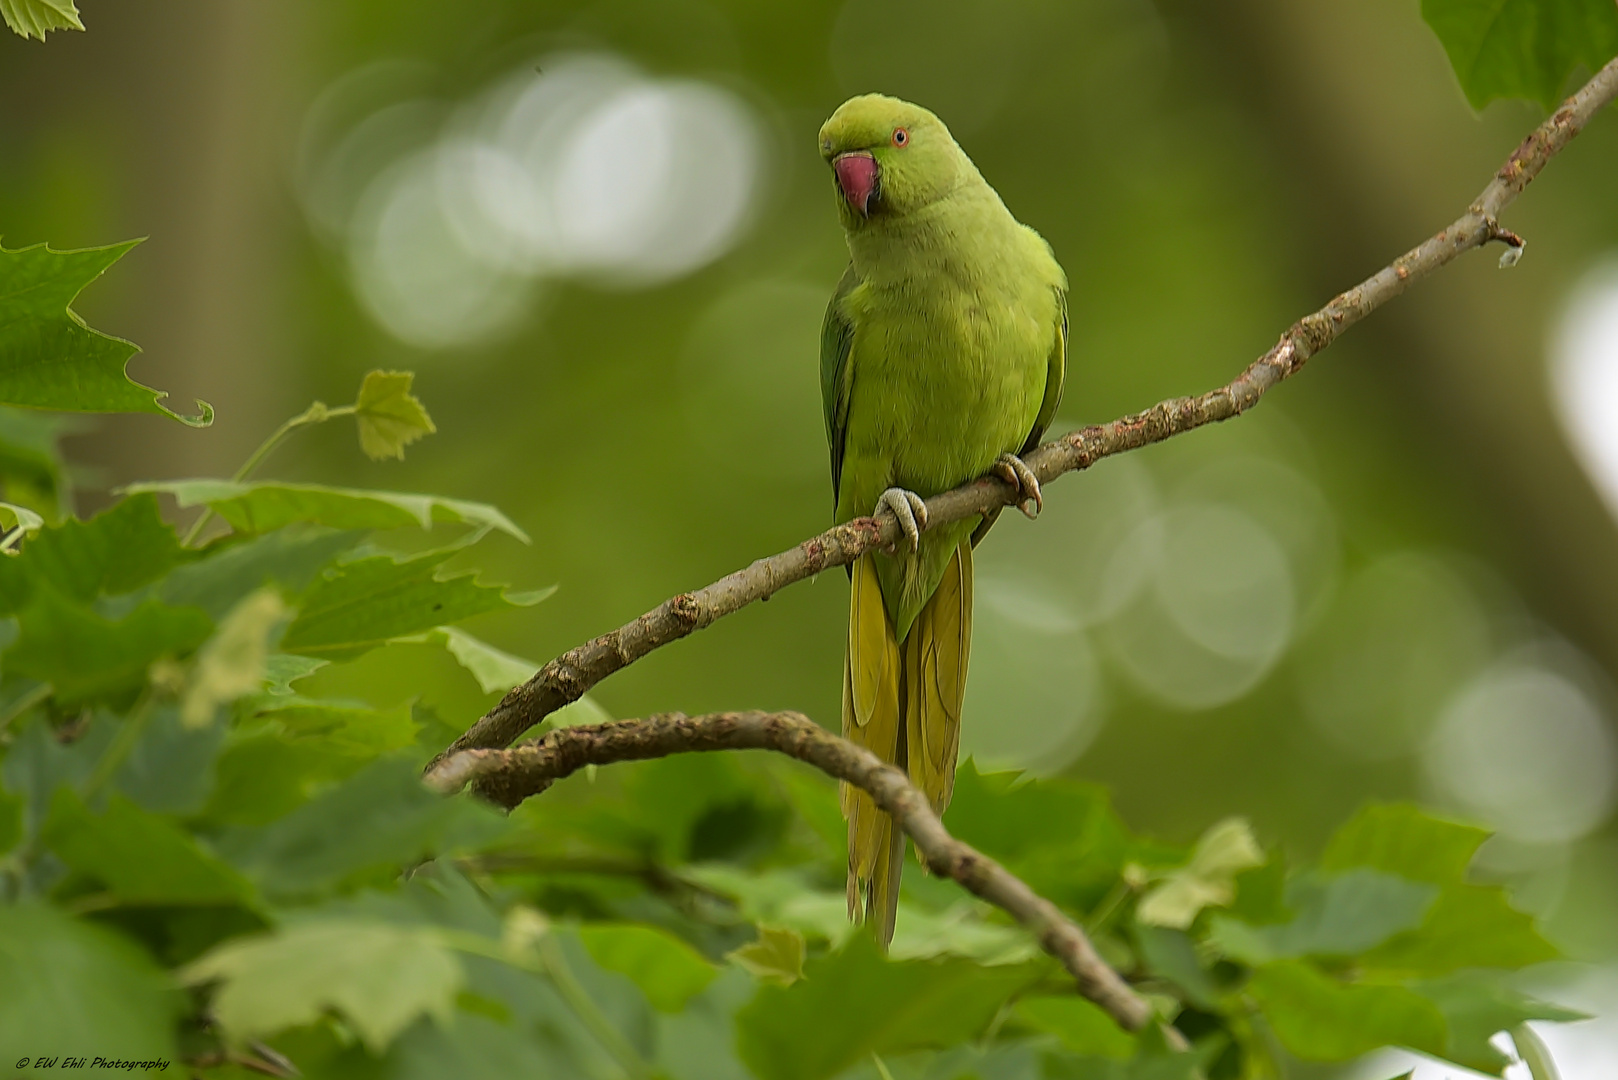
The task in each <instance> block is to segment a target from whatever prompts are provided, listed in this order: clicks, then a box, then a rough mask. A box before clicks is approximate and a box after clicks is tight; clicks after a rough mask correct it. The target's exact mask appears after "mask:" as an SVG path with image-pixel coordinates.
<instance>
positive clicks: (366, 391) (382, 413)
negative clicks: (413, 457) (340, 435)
mask: <svg viewBox="0 0 1618 1080" xmlns="http://www.w3.org/2000/svg"><path fill="white" fill-rule="evenodd" d="M415 377H416V376H415V373H414V372H410V371H372V372H370V373H368V374H367V375H366V376H365V381H364V382H363V383H361V384H360V396H359V398H358V399H357V400H356V401H355V402H354V415H355V417H356V418H357V419H358V420H359V427H360V449H361V450H364V451H365V456H366V457H368V458H370V459H371V460H372V461H381V460H382V459H383V458H390V457H391V458H402V457H404V448H405V447H407V446H409V445H410V444H411V443H413V442H415V441H416V440H417V439H419V438H421V437H422V436H423V435H431V434H432V433H433V432H435V431H437V430H438V429H437V428H436V427H434V426H433V421H432V418H431V417H429V416H428V415H427V409H426V408H425V407H424V406H423V405H422V403H421V402H420V401H419V400H418V399H417V398H416V396H415V395H414V394H412V393H411V392H410V384H411V382H412V381H413V380H414V379H415Z"/></svg>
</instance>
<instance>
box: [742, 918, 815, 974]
mask: <svg viewBox="0 0 1618 1080" xmlns="http://www.w3.org/2000/svg"><path fill="white" fill-rule="evenodd" d="M803 956H804V947H803V935H802V934H800V933H798V932H797V931H796V930H790V929H787V928H786V927H781V926H761V927H759V928H758V937H757V938H756V939H754V940H753V941H750V942H748V943H747V944H746V945H743V946H741V947H740V948H736V949H732V950H731V951H730V952H728V953H726V954H725V959H726V960H729V961H730V962H731V963H733V964H735V965H736V966H737V967H739V968H741V969H742V970H743V971H745V972H747V973H748V974H750V975H752V976H753V978H755V979H758V980H759V981H760V982H765V983H771V984H773V985H775V986H791V985H792V984H793V983H795V982H797V981H798V980H799V979H801V978H803Z"/></svg>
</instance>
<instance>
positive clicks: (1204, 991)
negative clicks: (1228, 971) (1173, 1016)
mask: <svg viewBox="0 0 1618 1080" xmlns="http://www.w3.org/2000/svg"><path fill="white" fill-rule="evenodd" d="M1135 943H1136V946H1137V947H1138V950H1139V952H1140V957H1141V960H1142V961H1144V962H1145V964H1146V966H1147V968H1148V969H1149V970H1150V971H1152V972H1153V973H1154V974H1156V975H1159V976H1161V977H1162V978H1165V979H1167V980H1168V981H1170V982H1172V983H1174V984H1175V985H1176V986H1178V987H1179V988H1180V989H1181V990H1182V991H1184V992H1185V996H1186V998H1187V1000H1189V1001H1190V1002H1191V1003H1192V1004H1193V1005H1196V1006H1197V1007H1198V1008H1200V1009H1203V1010H1205V1011H1209V1012H1212V1011H1215V1010H1216V1009H1217V1008H1218V998H1219V988H1218V987H1217V986H1215V985H1214V981H1213V978H1212V977H1211V976H1209V974H1208V973H1207V972H1206V971H1204V970H1203V967H1202V962H1201V961H1200V960H1198V959H1197V947H1196V945H1195V943H1193V942H1192V940H1191V938H1190V936H1189V935H1188V934H1186V933H1184V932H1183V931H1180V930H1169V929H1166V928H1164V927H1161V926H1141V927H1137V928H1136V930H1135Z"/></svg>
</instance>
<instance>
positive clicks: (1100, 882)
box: [949, 761, 1185, 910]
mask: <svg viewBox="0 0 1618 1080" xmlns="http://www.w3.org/2000/svg"><path fill="white" fill-rule="evenodd" d="M949 822H950V826H949V827H950V831H951V832H952V833H954V834H955V836H957V837H958V838H959V839H961V840H963V841H965V842H966V843H968V844H971V845H972V846H973V847H975V848H977V849H978V850H979V851H982V852H984V853H985V854H988V855H991V856H992V857H993V858H995V859H997V860H998V861H1000V862H1001V863H1003V864H1004V865H1005V866H1006V868H1007V869H1008V870H1010V871H1011V872H1012V873H1014V874H1016V875H1017V876H1018V877H1020V878H1022V879H1023V880H1024V881H1025V882H1027V883H1028V886H1029V887H1030V888H1032V889H1033V890H1034V891H1035V892H1037V893H1039V894H1040V895H1042V896H1044V897H1046V898H1047V899H1050V900H1053V901H1055V902H1056V903H1059V904H1066V905H1068V906H1069V907H1072V908H1075V909H1078V910H1088V909H1090V908H1093V907H1094V906H1095V905H1096V904H1097V903H1099V902H1100V901H1101V899H1102V897H1104V896H1105V895H1106V894H1107V893H1108V891H1110V890H1111V888H1112V887H1113V885H1114V884H1115V883H1116V882H1117V880H1118V876H1119V874H1120V873H1121V872H1122V870H1123V868H1124V866H1125V864H1126V863H1129V862H1132V861H1134V862H1141V863H1145V864H1155V865H1164V864H1168V865H1172V864H1174V863H1178V862H1182V861H1184V859H1185V856H1184V854H1183V851H1174V850H1172V849H1159V848H1151V849H1149V848H1146V847H1145V846H1144V845H1142V844H1140V843H1139V842H1138V841H1136V840H1134V839H1133V838H1132V837H1131V836H1130V835H1129V833H1128V831H1127V830H1126V829H1125V828H1124V826H1123V823H1122V822H1121V821H1120V820H1119V819H1118V815H1117V814H1116V813H1115V812H1114V811H1113V809H1112V805H1111V801H1110V799H1109V797H1108V795H1107V793H1106V791H1105V790H1104V789H1102V788H1100V787H1096V786H1093V785H1085V784H1076V783H1072V782H1070V781H1063V780H1036V781H1024V782H1019V777H1018V775H1017V774H1015V773H991V774H984V773H980V772H978V770H977V767H976V766H975V765H974V764H973V763H972V762H970V761H968V762H966V763H965V764H963V765H962V766H961V768H960V770H959V771H958V773H957V775H956V778H955V795H954V798H953V799H952V800H951V803H950V811H949Z"/></svg>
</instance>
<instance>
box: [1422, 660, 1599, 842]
mask: <svg viewBox="0 0 1618 1080" xmlns="http://www.w3.org/2000/svg"><path fill="white" fill-rule="evenodd" d="M1615 758H1618V747H1615V746H1614V739H1613V735H1612V732H1611V730H1610V729H1609V728H1608V726H1607V719H1606V717H1605V716H1603V714H1602V711H1601V708H1600V707H1599V706H1598V705H1597V704H1596V702H1595V700H1594V699H1593V697H1592V695H1591V694H1590V693H1589V692H1588V691H1587V690H1586V689H1585V688H1584V687H1582V686H1581V685H1579V683H1578V682H1576V681H1575V680H1574V679H1573V678H1571V677H1569V676H1568V675H1566V674H1564V673H1562V672H1561V671H1558V670H1555V669H1554V668H1551V667H1547V666H1542V665H1541V664H1539V663H1538V662H1536V661H1535V660H1533V659H1531V658H1526V657H1508V658H1506V659H1504V660H1502V661H1500V662H1499V663H1498V664H1496V665H1494V666H1492V667H1490V668H1489V669H1488V670H1486V671H1484V672H1482V673H1481V674H1479V675H1478V676H1477V677H1476V678H1474V679H1473V680H1471V681H1470V682H1469V683H1467V685H1465V686H1464V687H1462V688H1461V690H1460V691H1459V692H1458V693H1457V694H1456V695H1455V697H1454V698H1453V699H1452V700H1451V701H1450V703H1449V704H1448V705H1447V706H1446V707H1445V709H1444V712H1443V715H1442V716H1441V718H1440V720H1439V723H1438V727H1437V729H1436V730H1435V731H1434V732H1433V737H1432V739H1431V741H1430V742H1429V743H1428V744H1427V748H1426V752H1425V754H1424V755H1423V764H1424V766H1425V769H1426V772H1427V775H1428V777H1429V778H1430V779H1431V781H1432V782H1433V784H1434V786H1435V787H1436V788H1437V789H1438V790H1439V791H1440V792H1441V793H1442V794H1444V795H1446V796H1448V797H1449V799H1450V800H1451V801H1453V802H1456V803H1459V804H1460V805H1461V806H1462V807H1464V808H1465V809H1466V810H1467V811H1468V812H1470V813H1472V814H1475V815H1477V816H1478V817H1480V818H1482V819H1483V820H1484V821H1486V822H1488V823H1489V824H1490V825H1492V826H1494V827H1495V828H1496V829H1498V830H1500V831H1501V832H1502V833H1504V834H1506V835H1507V836H1510V837H1514V838H1516V839H1519V840H1525V841H1530V842H1536V843H1566V842H1569V841H1572V840H1577V839H1578V838H1579V837H1581V836H1583V835H1585V834H1586V833H1588V832H1590V831H1591V830H1592V829H1594V828H1595V827H1596V826H1598V825H1600V824H1601V823H1602V822H1603V821H1604V820H1605V819H1606V818H1607V816H1608V815H1609V814H1610V813H1611V812H1612V808H1613V796H1614V781H1615V773H1618V760H1615Z"/></svg>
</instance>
